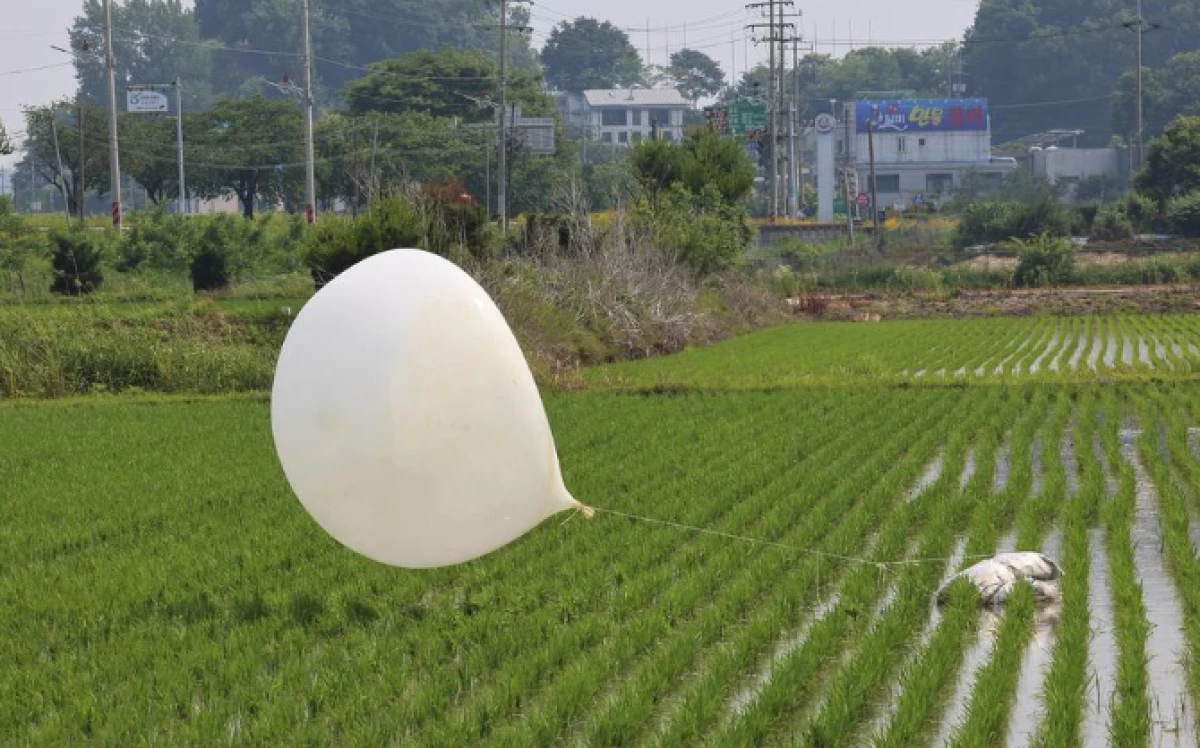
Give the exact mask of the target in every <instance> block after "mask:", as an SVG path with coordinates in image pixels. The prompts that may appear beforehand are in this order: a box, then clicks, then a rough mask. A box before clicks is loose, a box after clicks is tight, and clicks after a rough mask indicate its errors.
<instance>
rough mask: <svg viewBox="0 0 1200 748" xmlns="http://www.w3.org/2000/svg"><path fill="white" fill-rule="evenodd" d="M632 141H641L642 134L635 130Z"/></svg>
mask: <svg viewBox="0 0 1200 748" xmlns="http://www.w3.org/2000/svg"><path fill="white" fill-rule="evenodd" d="M633 142H635V143H640V142H642V134H641V133H640V132H635V133H634V134H633Z"/></svg>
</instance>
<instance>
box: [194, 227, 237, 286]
mask: <svg viewBox="0 0 1200 748" xmlns="http://www.w3.org/2000/svg"><path fill="white" fill-rule="evenodd" d="M222 239H223V237H222V232H221V226H220V224H215V223H214V224H213V225H211V226H209V227H208V229H207V230H206V231H205V232H204V238H203V239H202V240H201V242H200V248H199V251H198V252H196V256H195V257H193V258H192V290H193V291H219V290H222V289H225V288H228V287H229V267H228V258H229V254H228V250H227V248H226V246H225V244H224V243H223V242H222Z"/></svg>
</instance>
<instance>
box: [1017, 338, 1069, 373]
mask: <svg viewBox="0 0 1200 748" xmlns="http://www.w3.org/2000/svg"><path fill="white" fill-rule="evenodd" d="M1058 340H1059V335H1058V330H1055V331H1054V334H1053V335H1051V336H1050V342H1049V343H1047V344H1046V346H1045V347H1044V348H1042V352H1041V353H1039V354H1038V357H1037V358H1035V359H1034V360H1033V363H1031V364H1030V365H1029V373H1030V374H1037V373H1038V372H1039V371H1041V370H1042V362H1043V361H1045V360H1046V357H1047V356H1049V355H1050V354H1051V353H1053V352H1054V351H1055V350H1056V349H1057V348H1058ZM1018 373H1020V372H1018Z"/></svg>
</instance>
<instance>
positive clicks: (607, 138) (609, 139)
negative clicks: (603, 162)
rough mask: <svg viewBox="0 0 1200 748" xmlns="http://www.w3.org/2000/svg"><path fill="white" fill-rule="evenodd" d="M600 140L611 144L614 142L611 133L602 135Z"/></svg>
mask: <svg viewBox="0 0 1200 748" xmlns="http://www.w3.org/2000/svg"><path fill="white" fill-rule="evenodd" d="M600 139H601V140H603V141H604V142H605V143H611V142H612V133H611V132H605V133H601V134H600Z"/></svg>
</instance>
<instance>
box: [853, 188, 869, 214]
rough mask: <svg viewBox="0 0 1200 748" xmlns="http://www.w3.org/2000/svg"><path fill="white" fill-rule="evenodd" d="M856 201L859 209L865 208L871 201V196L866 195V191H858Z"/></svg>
mask: <svg viewBox="0 0 1200 748" xmlns="http://www.w3.org/2000/svg"><path fill="white" fill-rule="evenodd" d="M856 202H857V203H858V207H859V209H860V210H866V209H867V206H868V205H870V203H871V198H869V197H867V193H865V192H860V193H858V200H857V201H856Z"/></svg>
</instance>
